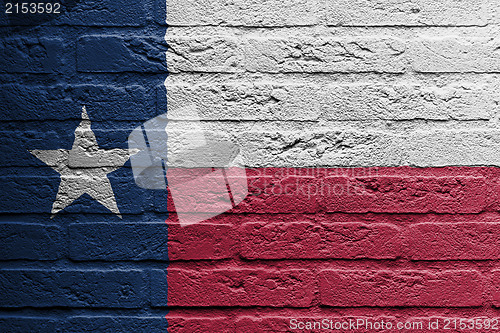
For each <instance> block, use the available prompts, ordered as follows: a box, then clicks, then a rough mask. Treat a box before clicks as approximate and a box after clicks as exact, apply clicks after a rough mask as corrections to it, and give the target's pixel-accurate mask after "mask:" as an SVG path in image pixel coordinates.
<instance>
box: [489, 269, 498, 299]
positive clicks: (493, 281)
mask: <svg viewBox="0 0 500 333" xmlns="http://www.w3.org/2000/svg"><path fill="white" fill-rule="evenodd" d="M490 281H491V286H492V290H491V296H492V300H493V306H494V307H497V308H499V307H500V270H498V269H495V270H492V272H491V276H490Z"/></svg>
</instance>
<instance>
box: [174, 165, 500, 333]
mask: <svg viewBox="0 0 500 333" xmlns="http://www.w3.org/2000/svg"><path fill="white" fill-rule="evenodd" d="M247 176H248V179H247V182H248V189H249V192H250V195H249V196H248V197H247V198H245V200H244V201H243V202H242V203H240V204H239V205H237V206H236V207H235V208H234V209H232V210H230V211H227V212H225V213H223V214H221V215H218V216H216V217H213V218H211V219H210V220H206V221H203V222H202V223H200V224H195V225H191V226H189V227H186V228H184V227H180V226H179V224H178V221H176V214H175V209H174V208H173V205H172V201H171V200H169V207H170V210H172V211H173V213H172V214H171V215H170V218H169V220H168V221H167V223H169V226H170V227H169V254H170V258H171V260H172V262H171V264H170V266H169V269H168V286H169V291H168V304H169V306H170V307H171V308H172V309H171V311H170V313H169V315H168V316H167V318H168V319H169V323H170V329H169V331H170V332H196V331H200V332H201V331H212V332H249V331H252V332H287V331H291V330H289V329H287V327H288V326H287V325H288V324H289V319H290V318H324V316H328V317H329V318H340V319H342V318H347V317H349V316H356V317H365V318H376V317H388V318H397V319H404V320H410V319H411V318H420V317H424V318H430V317H454V316H455V317H460V318H473V317H474V316H486V317H489V318H492V317H495V316H496V315H498V316H500V312H498V311H497V310H496V307H500V305H499V304H500V296H499V295H500V288H498V287H497V286H498V285H500V274H499V273H498V271H497V270H495V268H496V267H498V265H497V262H498V260H499V259H500V245H499V244H500V236H499V235H500V222H499V221H500V213H499V212H498V210H499V209H500V205H499V199H498V193H499V190H500V187H499V179H500V177H499V176H500V170H499V169H498V168H489V167H477V168H475V167H445V168H426V169H419V168H409V167H396V168H371V169H368V168H355V169H325V168H322V169H285V168H263V169H252V170H247ZM335 187H337V190H334V189H335ZM338 189H342V190H338ZM326 190H329V191H330V192H325V191H326ZM490 304H492V305H493V306H494V307H495V308H493V309H495V310H494V312H491V311H493V310H491V309H492V308H491V307H490ZM219 307H222V308H219ZM394 307H396V308H394ZM222 309H224V310H222ZM394 309H397V310H394ZM415 309H418V311H417V310H415ZM442 309H444V311H447V312H443V310H442ZM462 309H463V310H462ZM443 313H448V314H449V315H445V316H443ZM391 316H392V317H391ZM441 319H442V318H441ZM369 331H370V330H366V332H369ZM427 331H428V330H425V329H424V330H422V332H427ZM450 332H454V330H450ZM478 332H479V331H478Z"/></svg>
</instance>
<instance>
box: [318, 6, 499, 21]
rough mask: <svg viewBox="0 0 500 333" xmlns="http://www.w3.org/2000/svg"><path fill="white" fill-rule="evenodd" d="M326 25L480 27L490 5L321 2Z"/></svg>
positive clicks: (488, 14) (491, 8)
mask: <svg viewBox="0 0 500 333" xmlns="http://www.w3.org/2000/svg"><path fill="white" fill-rule="evenodd" d="M324 3H325V6H326V8H325V11H324V15H325V18H326V22H327V24H328V25H335V26H337V25H341V26H362V27H364V26H445V27H447V26H476V25H480V26H484V25H486V24H487V23H488V21H489V19H490V17H491V14H490V13H492V12H493V11H494V10H495V7H494V4H493V3H492V2H487V1H483V0H481V1H473V0H442V1H439V2H436V1H432V0H411V1H403V0H384V1H383V2H377V1H370V0H354V1H353V0H335V1H325V2H324Z"/></svg>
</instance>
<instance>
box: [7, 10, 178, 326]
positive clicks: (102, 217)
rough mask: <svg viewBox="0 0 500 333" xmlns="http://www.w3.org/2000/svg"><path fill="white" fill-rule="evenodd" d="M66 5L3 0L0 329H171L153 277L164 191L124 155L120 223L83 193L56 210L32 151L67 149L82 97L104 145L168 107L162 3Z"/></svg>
mask: <svg viewBox="0 0 500 333" xmlns="http://www.w3.org/2000/svg"><path fill="white" fill-rule="evenodd" d="M19 2H20V1H19ZM62 3H63V8H64V9H63V13H62V14H60V15H55V14H54V15H53V16H50V15H48V16H47V15H45V16H43V15H38V14H33V15H26V14H19V15H14V16H12V15H10V16H6V15H5V14H4V3H2V9H1V14H0V34H1V38H0V55H1V56H0V81H1V88H0V91H1V92H0V113H1V119H0V121H1V123H2V124H1V127H2V129H1V131H0V144H1V150H2V158H1V159H0V178H1V179H2V181H1V182H2V188H3V190H2V194H0V197H1V200H0V202H1V204H0V207H1V208H0V211H1V215H0V219H1V222H0V260H1V264H0V266H1V268H0V331H1V332H47V333H49V332H65V333H67V332H148V333H149V332H166V331H167V321H166V320H165V314H166V312H167V311H166V301H165V302H163V303H161V304H158V305H154V304H153V301H152V300H153V298H154V295H156V294H158V293H160V292H163V290H156V289H154V288H155V284H152V283H151V279H152V278H154V277H156V276H158V272H162V271H163V272H165V270H166V268H167V266H168V253H167V245H166V244H167V227H166V225H165V223H164V221H165V218H166V212H165V207H166V192H165V191H163V192H162V193H156V192H154V191H147V190H142V189H140V188H138V187H137V186H135V184H134V181H133V176H132V171H131V168H130V164H129V162H128V163H127V164H126V165H125V166H124V167H123V168H120V169H119V170H117V171H115V172H113V173H111V174H109V179H110V182H111V184H112V187H113V189H114V193H115V196H116V201H117V203H118V207H119V209H120V212H121V214H122V219H120V218H119V217H117V216H116V215H115V214H111V213H110V212H109V211H108V210H107V209H106V208H104V207H103V206H102V205H100V204H99V203H98V202H97V201H96V200H94V199H93V198H91V197H90V196H88V195H84V196H82V197H80V198H79V199H77V200H76V201H75V202H73V203H72V204H71V205H69V206H68V208H67V209H65V210H64V211H63V212H60V213H58V214H56V215H55V216H54V217H53V218H51V214H50V212H51V207H52V203H53V202H54V199H55V197H56V193H57V191H58V186H59V182H60V176H59V174H58V173H57V172H56V171H54V170H52V169H51V168H50V167H48V166H47V165H45V164H44V163H43V162H41V161H40V160H38V159H37V158H35V157H34V156H33V155H31V154H30V153H29V151H31V150H35V149H41V150H44V149H71V146H72V143H73V139H74V130H75V128H76V127H77V126H78V123H79V122H80V119H81V112H82V106H83V105H85V106H86V109H87V112H88V115H89V117H90V120H91V122H92V130H93V131H94V133H95V135H96V137H97V142H98V144H99V146H100V147H101V148H102V149H114V148H125V149H126V148H127V138H128V135H129V134H130V132H131V131H132V130H133V129H134V128H136V127H137V126H140V125H141V124H142V123H143V122H145V121H147V120H149V119H150V118H152V117H154V116H156V115H158V114H161V113H164V112H165V111H164V110H160V109H159V105H161V103H164V102H163V101H158V99H159V98H160V99H161V98H163V99H164V98H165V97H164V96H165V92H164V90H163V89H164V88H163V81H164V79H165V77H166V75H167V72H166V63H165V47H166V46H165V43H164V42H163V36H164V34H165V29H166V25H165V23H164V21H165V20H164V15H165V4H164V3H162V2H155V1H153V0H151V1H149V0H147V1H120V2H117V1H108V0H105V1H87V0H85V1H79V0H78V1H62ZM162 96H163V97H162ZM152 288H153V289H152ZM154 299H155V303H159V302H157V299H156V298H154Z"/></svg>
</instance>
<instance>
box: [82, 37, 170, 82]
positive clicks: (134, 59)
mask: <svg viewBox="0 0 500 333" xmlns="http://www.w3.org/2000/svg"><path fill="white" fill-rule="evenodd" d="M165 50H166V45H165V42H164V41H163V40H162V39H158V38H151V37H145V36H133V37H125V38H123V37H118V36H105V35H93V36H83V37H80V38H79V39H78V46H77V69H78V71H80V72H89V73H91V72H98V73H121V72H137V73H166V71H167V66H166V64H165Z"/></svg>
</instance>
